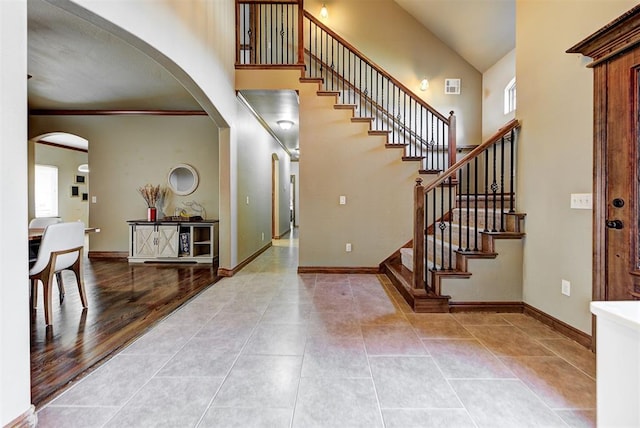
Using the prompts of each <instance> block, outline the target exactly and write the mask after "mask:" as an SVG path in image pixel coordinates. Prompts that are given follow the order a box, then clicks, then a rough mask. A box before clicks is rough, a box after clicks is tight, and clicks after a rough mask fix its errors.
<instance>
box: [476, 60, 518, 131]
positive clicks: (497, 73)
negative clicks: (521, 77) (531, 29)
mask: <svg viewBox="0 0 640 428" xmlns="http://www.w3.org/2000/svg"><path fill="white" fill-rule="evenodd" d="M515 76H516V50H515V49H514V50H512V51H511V52H509V53H508V54H506V55H505V56H503V57H502V58H500V59H499V60H498V62H496V63H495V64H494V65H492V66H491V67H490V68H489V69H488V70H487V71H485V72H484V74H483V75H482V141H485V140H486V139H488V138H489V137H491V136H492V135H493V134H495V133H496V131H497V130H498V129H500V128H501V127H502V126H503V125H504V124H505V123H507V122H509V121H510V120H511V119H513V118H515V117H516V112H511V113H509V114H504V89H505V88H506V86H507V85H508V84H509V82H510V81H511V79H513V78H514V77H515Z"/></svg>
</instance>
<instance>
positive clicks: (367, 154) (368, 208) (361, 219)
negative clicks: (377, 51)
mask: <svg viewBox="0 0 640 428" xmlns="http://www.w3.org/2000/svg"><path fill="white" fill-rule="evenodd" d="M316 90H317V87H316V86H315V85H313V84H305V85H302V87H301V89H300V153H301V157H300V165H299V167H300V213H301V216H300V229H299V237H300V247H299V264H300V266H301V267H372V268H375V267H377V266H378V265H379V264H380V263H381V262H382V261H383V260H384V259H386V258H387V257H388V256H390V255H391V254H392V253H393V252H394V251H396V250H398V249H399V248H400V247H401V246H402V245H403V244H405V243H406V242H407V241H409V240H410V239H411V238H412V232H411V230H412V221H413V214H412V212H413V211H412V206H413V187H414V184H415V182H414V180H415V178H416V177H417V176H418V168H419V165H418V163H417V162H403V161H402V160H401V156H402V153H401V151H399V150H397V149H386V148H385V146H384V144H385V139H384V138H383V137H381V136H376V137H374V136H369V135H368V134H367V131H368V124H366V123H364V124H363V123H352V122H351V121H350V117H351V112H350V111H348V110H335V109H334V108H333V104H334V102H335V100H334V99H333V98H331V97H319V96H317V95H316ZM341 195H344V196H346V201H347V203H346V205H339V197H340V196H341ZM346 243H351V244H352V252H349V253H347V252H346V251H345V245H346Z"/></svg>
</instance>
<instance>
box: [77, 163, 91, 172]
mask: <svg viewBox="0 0 640 428" xmlns="http://www.w3.org/2000/svg"><path fill="white" fill-rule="evenodd" d="M78 172H89V164H88V163H83V164H82V165H78Z"/></svg>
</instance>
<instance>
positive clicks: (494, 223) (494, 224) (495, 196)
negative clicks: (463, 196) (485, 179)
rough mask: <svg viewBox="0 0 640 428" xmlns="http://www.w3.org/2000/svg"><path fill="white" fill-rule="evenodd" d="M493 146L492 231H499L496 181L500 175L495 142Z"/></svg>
mask: <svg viewBox="0 0 640 428" xmlns="http://www.w3.org/2000/svg"><path fill="white" fill-rule="evenodd" d="M492 148H493V150H492V152H493V174H492V177H491V178H492V180H493V181H492V183H491V193H492V199H493V213H492V214H493V223H492V228H491V231H492V232H497V229H496V209H497V206H496V202H497V195H496V192H497V191H498V183H496V178H497V176H498V175H497V173H496V163H497V161H496V144H494V145H493V146H492Z"/></svg>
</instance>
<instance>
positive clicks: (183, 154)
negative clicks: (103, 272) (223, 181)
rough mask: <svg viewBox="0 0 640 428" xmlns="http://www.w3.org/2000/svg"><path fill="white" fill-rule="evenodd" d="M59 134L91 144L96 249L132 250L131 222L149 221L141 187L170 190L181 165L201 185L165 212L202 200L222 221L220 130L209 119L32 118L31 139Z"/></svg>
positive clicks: (175, 198) (93, 246)
mask: <svg viewBox="0 0 640 428" xmlns="http://www.w3.org/2000/svg"><path fill="white" fill-rule="evenodd" d="M53 130H56V131H64V132H70V133H72V134H76V135H80V136H82V137H84V138H86V139H88V140H89V168H90V173H89V176H90V180H91V189H90V194H89V199H90V201H89V219H90V223H89V224H90V226H93V227H99V228H100V229H101V232H100V233H98V234H94V235H92V236H91V239H90V251H127V249H128V234H127V230H128V229H127V224H126V221H127V220H132V219H141V218H145V217H146V204H145V202H144V200H143V199H142V197H141V196H140V194H139V193H138V191H137V189H138V188H139V187H141V186H144V185H145V184H147V183H151V184H154V185H157V184H161V185H163V186H166V185H167V174H168V173H169V170H170V169H171V167H173V166H175V165H177V164H180V163H186V164H190V165H192V166H193V167H194V168H195V169H196V171H197V172H198V174H199V178H200V180H199V185H198V188H197V189H196V191H195V192H194V193H192V194H191V195H187V196H177V195H172V196H170V197H169V201H168V202H167V204H166V205H165V206H164V211H165V213H166V214H168V215H171V214H172V213H173V210H174V208H175V207H183V205H182V202H184V201H197V202H199V203H200V204H202V205H203V206H204V207H205V209H206V211H207V217H209V218H217V217H218V141H217V136H218V128H217V127H216V126H215V124H214V123H213V122H212V121H211V119H209V118H208V117H206V116H186V117H176V116H31V117H30V121H29V132H30V135H32V136H33V135H39V134H43V133H45V132H51V131H53ZM93 197H96V198H97V202H96V203H92V201H91V199H92V198H93Z"/></svg>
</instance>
